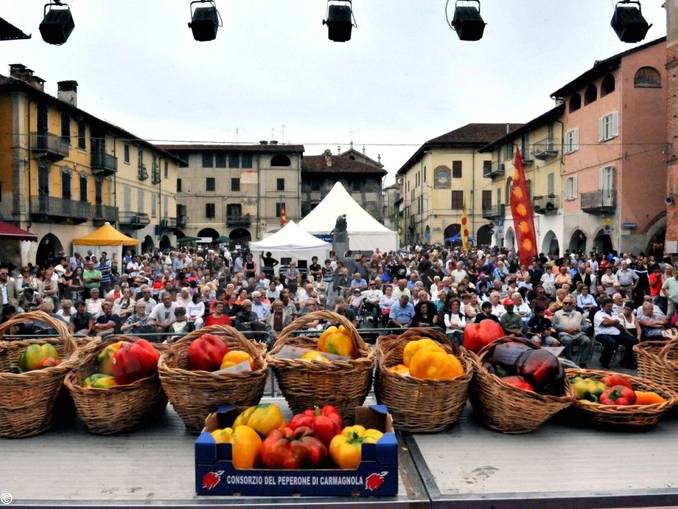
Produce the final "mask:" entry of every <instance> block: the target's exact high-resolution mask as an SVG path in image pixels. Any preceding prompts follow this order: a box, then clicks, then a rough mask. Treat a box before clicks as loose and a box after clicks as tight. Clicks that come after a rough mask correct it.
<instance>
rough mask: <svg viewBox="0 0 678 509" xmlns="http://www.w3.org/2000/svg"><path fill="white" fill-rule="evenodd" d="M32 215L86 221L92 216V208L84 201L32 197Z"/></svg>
mask: <svg viewBox="0 0 678 509" xmlns="http://www.w3.org/2000/svg"><path fill="white" fill-rule="evenodd" d="M31 214H32V215H38V216H46V217H54V218H67V219H79V220H83V221H86V220H87V219H89V218H90V217H91V215H92V206H91V205H90V204H89V203H87V202H84V201H75V200H68V199H64V198H54V197H52V196H32V197H31Z"/></svg>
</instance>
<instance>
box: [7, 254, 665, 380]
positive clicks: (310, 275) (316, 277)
mask: <svg viewBox="0 0 678 509" xmlns="http://www.w3.org/2000/svg"><path fill="white" fill-rule="evenodd" d="M280 262H281V260H276V259H275V258H274V257H273V256H272V255H271V253H266V254H265V255H263V256H258V257H256V258H255V257H254V256H253V254H252V253H249V252H247V251H246V250H244V251H236V252H231V251H229V250H226V249H202V248H181V249H176V250H168V251H166V252H158V251H156V252H154V253H147V254H143V255H141V254H135V253H133V252H131V251H128V252H126V253H125V254H124V256H123V257H122V259H120V260H118V259H117V257H116V256H112V257H110V258H109V256H108V255H107V253H105V252H103V253H101V254H100V256H96V255H94V254H91V253H88V254H87V255H85V256H81V255H80V254H75V255H73V256H70V257H69V256H62V257H61V258H59V259H57V260H54V261H53V262H51V263H47V264H45V266H31V265H28V266H26V267H7V266H3V267H0V299H1V301H2V308H1V311H2V320H3V321H5V320H7V319H9V318H11V317H12V316H13V315H14V314H15V313H18V312H22V311H30V310H35V309H39V310H42V311H45V312H47V313H48V314H50V315H52V316H54V317H55V318H58V319H59V320H63V322H64V323H65V324H66V325H67V326H68V328H69V329H70V331H71V332H72V333H73V334H80V335H99V336H105V335H108V334H114V333H126V334H148V335H150V337H153V335H156V337H157V338H158V340H164V339H165V338H176V337H180V336H181V335H182V334H184V333H186V332H188V331H191V330H194V329H198V328H201V327H204V326H209V325H217V324H220V325H233V326H235V327H236V328H238V329H240V330H243V331H249V332H252V333H259V334H262V335H263V336H264V337H265V338H267V339H268V340H269V341H270V340H272V339H273V338H275V336H276V335H277V334H279V333H280V331H282V330H283V328H285V327H286V326H287V325H289V324H290V323H291V322H292V321H293V320H294V319H295V318H296V317H298V316H301V315H305V314H308V313H310V312H312V311H315V310H318V309H330V310H333V311H336V312H337V313H340V314H343V315H344V316H346V317H347V318H348V319H349V320H351V321H353V322H354V323H355V324H356V326H358V327H370V328H384V327H392V328H405V327H421V326H427V327H428V326H435V327H440V328H441V329H444V330H445V332H446V333H447V334H448V335H449V336H450V337H451V338H452V339H454V340H455V341H457V342H460V341H461V339H462V336H463V331H464V328H465V327H466V326H467V324H470V323H473V322H479V321H481V320H493V321H496V322H498V323H499V324H500V325H501V326H502V328H503V329H504V331H505V332H506V334H507V335H508V334H510V335H518V336H523V337H525V338H527V339H529V340H530V341H532V342H534V343H535V344H538V345H544V346H550V347H558V346H562V347H563V352H562V356H564V357H566V358H568V359H570V360H572V361H574V362H576V363H577V364H579V365H581V366H586V365H587V364H588V363H590V362H591V360H592V357H593V355H594V350H596V348H595V347H596V345H597V344H599V345H600V347H599V348H600V358H599V361H600V363H601V365H602V366H603V367H609V366H610V363H611V362H612V361H613V359H614V358H615V352H617V351H618V350H619V351H621V352H623V355H622V356H621V360H620V362H621V363H622V364H623V365H624V366H626V367H633V365H634V357H633V353H632V346H633V345H634V344H635V343H637V342H639V341H645V340H665V339H669V338H673V337H675V336H676V329H675V327H677V326H678V313H676V304H677V303H678V281H677V280H676V277H675V276H674V272H673V266H672V265H671V261H670V259H668V258H667V259H655V258H654V257H651V256H650V257H648V256H643V255H642V254H641V255H633V254H618V253H615V252H613V253H606V254H602V253H596V252H591V253H588V254H583V253H569V252H568V253H565V255H564V256H562V257H558V256H545V255H543V254H540V255H539V256H538V257H537V258H536V259H534V260H533V261H532V263H531V264H530V265H529V266H525V265H521V264H520V263H519V262H518V257H517V256H516V254H515V253H513V252H510V251H507V250H497V249H477V250H472V251H470V252H468V253H462V252H461V251H460V250H459V249H455V248H451V247H447V248H446V247H441V246H415V247H411V248H407V249H403V250H401V251H398V252H391V253H381V252H379V251H378V250H376V251H375V252H373V253H370V254H369V255H368V254H363V253H358V254H353V253H351V252H347V253H346V254H345V256H337V255H336V254H335V253H330V256H329V258H328V259H326V260H318V259H317V258H315V257H314V258H313V259H312V260H309V261H308V262H310V263H308V264H304V267H303V268H302V267H298V266H297V264H296V263H295V262H294V261H291V262H289V263H285V264H284V265H283V264H281V263H280ZM31 327H33V328H32V329H31ZM40 327H47V326H45V325H44V324H40V323H36V324H33V325H31V324H28V325H22V326H20V327H19V328H17V329H16V330H15V331H14V332H15V333H35V332H40V331H41V329H40ZM306 327H308V328H311V329H312V328H319V327H321V324H320V323H319V322H318V321H315V322H310V323H308V324H307V325H306ZM620 346H622V347H623V348H621V349H619V347H620Z"/></svg>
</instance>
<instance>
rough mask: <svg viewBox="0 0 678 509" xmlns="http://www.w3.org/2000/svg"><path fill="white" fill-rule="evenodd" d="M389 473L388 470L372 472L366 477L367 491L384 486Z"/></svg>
mask: <svg viewBox="0 0 678 509" xmlns="http://www.w3.org/2000/svg"><path fill="white" fill-rule="evenodd" d="M387 475H388V472H379V473H377V472H375V473H373V474H370V475H368V476H367V478H366V479H365V489H366V490H367V491H376V490H378V489H379V488H381V487H382V485H383V484H384V479H385V478H386V476H387Z"/></svg>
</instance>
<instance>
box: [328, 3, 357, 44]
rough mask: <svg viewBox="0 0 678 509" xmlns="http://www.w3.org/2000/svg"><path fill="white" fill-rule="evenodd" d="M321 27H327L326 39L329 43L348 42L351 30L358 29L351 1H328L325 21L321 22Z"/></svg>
mask: <svg viewBox="0 0 678 509" xmlns="http://www.w3.org/2000/svg"><path fill="white" fill-rule="evenodd" d="M323 25H327V37H328V39H330V40H331V41H334V42H346V41H350V40H351V30H352V29H353V27H354V26H355V27H356V28H357V27H358V24H357V23H356V22H355V16H354V15H353V4H352V2H351V0H328V2H327V19H325V20H323Z"/></svg>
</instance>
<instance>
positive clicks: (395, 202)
mask: <svg viewBox="0 0 678 509" xmlns="http://www.w3.org/2000/svg"><path fill="white" fill-rule="evenodd" d="M400 202H401V197H400V184H399V183H398V182H396V183H395V184H392V185H390V186H387V187H385V188H384V226H386V228H390V229H391V230H400V218H399V217H398V215H399V214H400V208H399V205H400Z"/></svg>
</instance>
